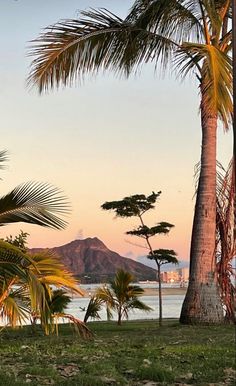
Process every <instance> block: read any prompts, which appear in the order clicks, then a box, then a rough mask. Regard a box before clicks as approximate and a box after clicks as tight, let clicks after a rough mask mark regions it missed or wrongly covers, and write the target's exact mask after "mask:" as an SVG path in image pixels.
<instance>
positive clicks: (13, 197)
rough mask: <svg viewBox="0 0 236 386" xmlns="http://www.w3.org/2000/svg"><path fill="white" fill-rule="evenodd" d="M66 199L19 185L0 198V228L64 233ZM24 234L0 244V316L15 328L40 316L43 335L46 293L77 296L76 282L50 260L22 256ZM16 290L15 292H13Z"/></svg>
mask: <svg viewBox="0 0 236 386" xmlns="http://www.w3.org/2000/svg"><path fill="white" fill-rule="evenodd" d="M6 160H7V152H6V151H1V152H0V168H3V167H4V163H5V161H6ZM68 210H69V205H68V202H67V199H66V198H65V197H64V196H63V195H62V194H61V192H60V190H58V189H57V188H55V187H53V186H50V185H48V184H43V183H37V182H29V183H25V184H22V185H20V186H18V187H16V188H15V189H13V190H12V191H11V192H10V193H8V194H7V195H5V196H3V197H1V198H0V226H4V225H6V224H9V223H15V222H25V223H30V224H36V225H41V226H44V227H50V228H54V229H64V228H65V226H66V224H67V223H66V221H64V220H63V219H62V218H61V215H64V214H66V213H68ZM26 236H27V234H26V233H24V232H21V234H20V235H19V236H18V237H16V238H15V239H14V240H13V238H12V237H10V238H8V239H7V241H8V242H5V241H4V240H0V314H1V317H2V318H3V319H5V320H6V322H8V323H10V324H11V325H12V326H15V325H16V324H17V323H20V324H21V323H22V322H23V321H24V320H25V318H26V317H27V316H28V315H29V310H30V309H31V310H33V311H34V312H36V313H39V314H40V317H41V319H42V321H43V325H44V327H45V331H46V330H47V329H48V322H47V317H46V315H47V312H46V311H47V309H48V305H47V302H46V295H45V294H46V292H45V289H46V288H47V291H49V290H50V291H51V287H50V286H52V285H55V286H56V287H58V286H59V287H62V288H67V289H70V290H72V291H74V292H77V293H78V292H79V293H81V290H80V289H79V288H78V286H77V282H76V280H75V279H74V278H73V276H72V275H71V274H70V273H69V272H67V271H66V269H65V268H64V266H63V265H62V264H61V263H60V262H59V261H58V259H55V258H53V257H52V256H51V255H50V254H49V253H47V256H44V255H34V256H30V255H29V254H27V253H26V248H25V242H26V239H25V238H26ZM14 286H17V289H14V288H15V287H14Z"/></svg>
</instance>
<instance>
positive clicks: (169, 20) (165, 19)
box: [127, 0, 203, 44]
mask: <svg viewBox="0 0 236 386" xmlns="http://www.w3.org/2000/svg"><path fill="white" fill-rule="evenodd" d="M199 16H200V9H199V4H198V2H196V1H179V0H136V1H135V3H134V5H133V7H132V8H131V12H130V14H129V15H128V16H127V20H131V21H133V22H135V23H136V25H141V26H142V28H145V29H148V30H150V31H155V32H157V33H158V32H160V31H161V33H162V34H163V35H165V36H168V37H169V38H171V39H172V40H174V41H175V42H176V43H178V44H180V42H182V41H183V40H189V39H191V38H194V40H197V41H200V40H201V39H202V38H203V29H202V25H201V22H200V18H199Z"/></svg>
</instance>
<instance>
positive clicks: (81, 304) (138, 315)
mask: <svg viewBox="0 0 236 386" xmlns="http://www.w3.org/2000/svg"><path fill="white" fill-rule="evenodd" d="M99 286H101V284H97V285H96V284H92V285H91V284H90V285H83V286H82V285H81V287H82V288H83V289H86V290H87V291H88V292H89V290H90V289H91V290H93V289H95V288H97V287H99ZM141 286H142V287H143V288H155V287H156V286H155V285H153V284H151V283H147V284H146V283H145V284H142V285H141ZM166 287H168V288H170V287H172V288H174V287H179V286H176V285H175V286H174V285H168V284H166V285H165V284H164V285H163V288H166ZM141 299H142V301H143V302H144V303H146V304H147V305H148V306H150V307H152V308H153V311H151V312H148V313H146V312H143V311H140V310H135V311H131V312H130V313H129V319H130V320H135V319H156V318H158V315H159V309H158V307H159V302H158V296H157V295H155V296H142V298H141ZM89 300H90V298H89V297H87V298H74V299H73V300H72V301H71V303H70V304H69V306H68V309H67V311H66V312H67V313H70V314H72V315H74V316H75V317H77V318H79V319H82V320H83V318H84V315H85V311H84V309H86V308H87V305H88V303H89ZM183 300H184V295H164V296H163V317H164V318H178V317H179V315H180V311H181V306H182V303H183ZM99 315H100V317H101V320H106V310H105V307H104V308H103V309H102V310H101V311H100V312H99ZM115 318H116V316H115V313H114V319H115Z"/></svg>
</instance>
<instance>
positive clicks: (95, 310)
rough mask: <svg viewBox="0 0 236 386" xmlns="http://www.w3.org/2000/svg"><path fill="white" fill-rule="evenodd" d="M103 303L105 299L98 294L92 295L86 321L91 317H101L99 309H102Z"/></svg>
mask: <svg viewBox="0 0 236 386" xmlns="http://www.w3.org/2000/svg"><path fill="white" fill-rule="evenodd" d="M102 304H103V300H102V299H101V298H98V297H96V296H93V297H91V299H90V301H89V304H88V307H87V309H86V313H85V316H84V323H86V322H87V320H88V319H89V318H91V319H97V320H99V319H101V317H100V315H99V311H101V309H102Z"/></svg>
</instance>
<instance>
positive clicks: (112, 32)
mask: <svg viewBox="0 0 236 386" xmlns="http://www.w3.org/2000/svg"><path fill="white" fill-rule="evenodd" d="M81 15H82V17H81V19H79V20H65V21H62V22H60V23H57V24H55V25H53V26H50V27H48V28H47V29H46V32H45V33H43V34H42V35H41V36H40V37H39V38H38V39H37V40H34V41H33V42H32V43H33V46H32V47H31V51H30V55H31V56H35V57H36V58H35V59H34V60H33V62H32V66H31V72H30V75H29V78H28V82H29V84H34V85H37V86H38V89H39V91H40V92H43V91H46V90H47V89H50V88H51V89H53V88H58V87H59V86H60V85H65V86H67V85H71V84H72V83H73V82H74V81H76V80H79V81H81V79H83V77H84V76H85V75H86V74H88V73H92V74H97V72H98V71H99V70H102V71H103V70H112V71H114V72H115V73H116V74H119V75H124V76H129V75H130V73H131V72H132V71H133V70H137V68H138V67H139V66H140V65H142V64H143V63H146V62H148V61H154V62H155V63H156V62H157V61H158V60H159V59H160V60H161V62H162V64H163V65H166V64H167V63H168V61H169V59H170V57H171V55H172V52H173V51H174V50H175V49H176V43H175V42H174V41H172V40H171V39H169V38H168V37H165V36H164V35H162V34H158V33H155V32H152V31H149V30H147V29H144V28H142V26H140V25H138V24H137V25H136V24H135V23H131V22H129V21H128V20H122V19H121V18H119V17H118V16H116V15H114V14H113V13H111V12H109V11H107V10H106V9H101V10H93V9H92V10H90V11H89V12H82V13H81ZM144 42H145V44H144Z"/></svg>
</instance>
